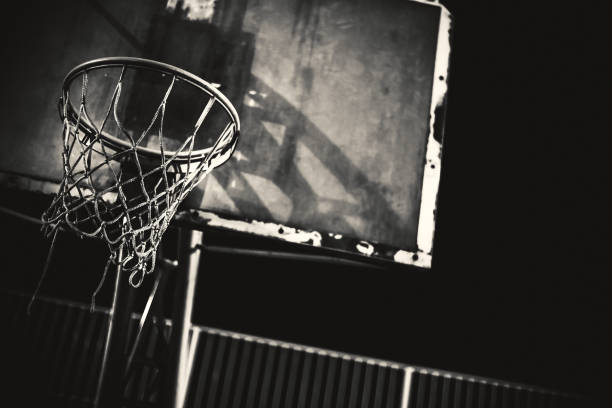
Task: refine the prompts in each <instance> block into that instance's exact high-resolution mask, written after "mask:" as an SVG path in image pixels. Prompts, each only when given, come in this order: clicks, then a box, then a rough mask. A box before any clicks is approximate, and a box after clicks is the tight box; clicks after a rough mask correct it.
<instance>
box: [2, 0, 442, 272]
mask: <svg viewBox="0 0 612 408" xmlns="http://www.w3.org/2000/svg"><path fill="white" fill-rule="evenodd" d="M48 3H50V4H42V5H40V6H39V7H42V8H38V9H36V10H34V9H32V8H31V7H30V6H26V5H25V4H24V5H17V7H22V8H23V9H22V10H21V11H17V12H16V14H13V15H11V18H10V20H11V21H9V22H7V23H8V24H9V28H6V29H8V30H9V33H8V35H7V38H10V39H11V41H10V43H9V44H8V46H7V47H6V48H5V49H4V51H3V52H4V53H5V55H4V58H3V61H4V63H5V64H6V66H5V68H4V71H5V72H4V87H3V91H2V93H1V94H2V111H1V115H2V121H0V169H1V170H3V171H4V173H5V174H9V173H18V174H23V175H28V176H34V177H38V178H41V177H42V178H46V179H50V180H59V179H60V177H61V174H62V167H61V157H60V155H61V127H62V126H61V122H60V120H59V117H58V107H57V103H58V97H59V95H60V87H61V84H62V80H63V77H64V75H65V74H66V73H67V72H68V71H69V70H70V69H71V68H72V67H73V66H75V65H77V64H79V63H81V62H84V61H86V60H89V59H94V58H100V57H107V56H134V57H144V58H150V59H155V60H159V61H163V62H166V63H169V64H173V65H176V66H179V67H181V68H184V69H186V70H188V71H191V72H192V73H194V74H196V75H199V76H201V77H203V78H204V79H206V80H208V81H209V82H214V83H219V84H221V91H222V92H223V93H224V94H225V95H226V96H227V97H228V98H229V99H230V100H231V101H232V103H233V104H234V105H235V106H236V108H237V110H238V112H239V114H240V117H241V121H242V126H241V127H242V136H241V139H240V141H239V144H238V148H237V150H236V152H235V154H234V156H233V158H232V159H231V160H230V161H229V162H228V163H227V164H226V165H224V166H223V167H221V168H219V169H217V170H215V171H214V172H213V173H212V174H211V175H210V176H209V177H208V178H207V179H206V181H205V182H203V183H202V184H201V185H200V187H199V190H198V191H196V192H195V194H193V195H192V197H190V199H189V203H188V205H189V207H191V208H193V209H198V210H200V211H199V213H198V214H199V218H200V220H201V222H204V223H207V224H208V225H211V226H218V227H221V228H230V229H233V230H238V231H244V232H246V233H254V234H261V235H266V236H272V237H278V238H280V239H284V240H289V241H293V242H301V243H305V244H309V245H315V246H322V247H328V248H333V249H339V250H342V251H348V252H350V253H355V254H362V255H364V256H369V257H375V258H381V259H390V260H394V261H397V262H402V263H408V264H414V265H417V266H422V267H429V266H430V264H431V254H432V241H433V232H434V219H435V201H436V195H437V188H438V182H439V174H440V155H441V140H442V127H443V114H444V106H445V95H446V81H447V70H448V57H449V52H450V45H449V30H450V16H449V13H448V12H447V11H446V10H445V9H444V8H443V7H442V6H440V5H439V4H437V3H435V2H426V1H409V0H360V1H355V0H342V1H322V0H314V1H313V0H309V1H298V0H250V1H247V0H217V1H212V0H200V1H198V0H193V1H173V0H170V1H168V0H165V1H150V0H133V1H129V2H126V1H123V0H112V1H100V0H89V1H81V0H58V1H54V2H48ZM134 98H135V99H133V100H138V99H136V92H135V93H134ZM140 100H142V95H140Z"/></svg>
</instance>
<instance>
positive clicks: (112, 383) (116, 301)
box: [94, 248, 134, 408]
mask: <svg viewBox="0 0 612 408" xmlns="http://www.w3.org/2000/svg"><path fill="white" fill-rule="evenodd" d="M122 249H123V248H120V249H119V257H118V263H117V276H116V278H115V292H114V294H113V304H112V307H111V310H110V312H109V319H108V331H107V333H106V344H105V345H104V354H103V356H102V364H101V367H100V376H99V377H98V385H97V388H96V395H95V399H94V407H96V408H107V407H108V408H111V407H112V408H116V407H119V406H121V405H120V404H121V398H122V396H123V370H124V368H125V350H126V345H127V340H128V339H127V332H128V330H127V329H128V325H129V322H130V317H131V311H132V308H133V303H134V293H133V290H132V288H131V287H130V284H129V282H128V280H127V279H124V278H125V276H124V275H125V273H124V272H123V270H122V268H121V260H122V255H123V250H122Z"/></svg>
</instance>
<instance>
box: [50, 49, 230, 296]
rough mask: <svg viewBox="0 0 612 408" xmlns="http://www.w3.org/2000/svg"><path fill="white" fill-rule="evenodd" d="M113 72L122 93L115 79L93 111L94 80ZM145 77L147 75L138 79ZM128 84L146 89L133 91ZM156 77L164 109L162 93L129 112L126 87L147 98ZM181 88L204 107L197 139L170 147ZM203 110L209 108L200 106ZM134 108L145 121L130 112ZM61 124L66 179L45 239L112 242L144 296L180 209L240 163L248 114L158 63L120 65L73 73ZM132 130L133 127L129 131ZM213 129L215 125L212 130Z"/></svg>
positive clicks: (105, 62) (103, 62) (114, 61)
mask: <svg viewBox="0 0 612 408" xmlns="http://www.w3.org/2000/svg"><path fill="white" fill-rule="evenodd" d="M111 69H115V70H118V71H119V74H118V76H117V80H116V83H113V84H110V80H109V75H108V74H106V73H105V74H104V77H103V79H104V80H105V81H106V83H109V84H107V85H106V88H100V87H98V88H96V89H95V92H94V95H93V96H92V97H91V99H94V102H93V103H92V102H90V101H89V100H90V96H91V95H89V93H90V92H91V91H90V78H89V77H90V74H91V73H94V72H96V71H98V70H101V71H104V70H111ZM145 71H146V73H147V74H146V75H145V74H142V75H141V77H139V76H138V75H137V74H139V73H141V72H145ZM134 73H136V74H134ZM128 74H132V77H133V81H131V82H136V83H138V84H139V85H138V86H137V87H135V86H134V84H133V83H130V84H127V83H126V82H128V81H127V80H126V77H127V76H128ZM151 74H152V75H157V76H158V78H156V84H157V87H158V88H160V87H161V89H162V92H159V95H158V96H160V98H159V99H157V100H155V98H154V97H151V94H155V92H149V94H146V93H145V96H144V102H142V101H143V98H141V99H140V101H141V102H142V103H132V104H131V105H130V103H128V102H126V99H127V96H126V95H125V90H126V87H129V88H130V90H131V94H130V95H131V96H132V98H134V95H136V96H138V95H139V94H143V91H142V90H143V89H145V88H146V86H148V82H147V81H145V78H149V77H148V76H147V75H149V76H150V75H151ZM79 80H80V83H79ZM160 84H161V85H160ZM179 84H180V85H181V86H185V85H187V86H188V87H190V88H192V89H195V90H196V91H197V92H199V94H200V95H201V97H202V98H201V99H200V100H199V101H197V102H196V101H191V102H189V104H188V105H189V108H191V109H192V110H193V111H194V112H196V115H195V116H194V117H193V118H192V119H193V120H194V121H193V123H192V125H189V127H188V129H189V130H188V131H187V132H186V133H185V134H181V135H177V134H176V132H175V133H174V134H173V135H171V137H169V136H168V135H166V134H165V129H164V123H165V119H166V114H167V110H168V106H170V105H171V104H172V103H175V104H176V103H178V102H181V100H180V98H179V97H175V99H176V100H172V98H173V95H174V94H175V93H177V91H176V88H177V86H179ZM75 87H77V88H80V89H78V92H77V93H78V94H79V95H78V103H73V101H72V100H71V95H72V96H74V94H75V92H74V89H75ZM100 89H103V90H105V91H106V95H104V92H101V91H100ZM109 94H110V97H109V96H108V95H109ZM73 99H75V98H73ZM136 99H137V101H138V98H136ZM177 101H178V102H177ZM182 102H185V98H183V101H182ZM198 102H201V104H200V105H201V106H200V105H198V106H195V105H196V104H197V103H198ZM147 104H148V106H152V108H153V114H152V116H151V119H149V120H146V121H145V122H142V118H140V123H139V122H138V120H135V119H134V118H135V117H136V116H139V115H140V114H141V113H142V112H141V111H142V110H143V109H142V108H141V109H140V111H138V107H141V106H143V105H147ZM134 106H136V107H137V108H136V109H135V110H136V112H135V113H134V112H130V107H132V108H133V107H134ZM92 107H93V110H95V111H96V115H93V116H95V117H92V114H91V113H90V109H92ZM219 107H220V109H219ZM181 109H182V107H181ZM132 110H134V109H132ZM213 112H214V115H213V116H214V118H211V114H212V113H213ZM60 116H61V118H62V120H63V133H62V136H63V148H62V163H63V178H62V181H61V183H60V186H59V191H58V192H57V194H56V195H55V197H54V198H53V201H52V203H51V205H50V206H49V208H48V209H47V210H46V211H45V212H44V214H43V215H42V221H43V233H44V234H45V235H46V236H51V235H52V234H53V233H54V232H55V231H56V230H57V229H58V228H59V227H62V228H64V229H69V230H72V231H74V232H75V233H76V234H77V235H79V236H81V237H91V238H98V239H101V240H103V241H105V242H106V244H107V245H108V248H109V250H110V257H109V262H112V263H114V264H121V267H122V268H123V269H124V270H125V271H127V272H128V274H129V281H130V284H131V285H133V286H135V287H138V286H140V285H141V284H142V282H143V279H144V277H145V275H147V274H149V273H151V272H152V271H153V270H154V268H155V260H156V252H157V248H158V246H159V243H160V241H161V239H162V236H163V235H164V232H165V231H166V230H167V228H168V226H169V225H170V222H171V220H172V218H173V216H174V215H175V213H176V211H177V209H178V207H179V205H180V203H181V202H182V201H183V200H184V199H185V197H186V196H187V195H188V194H189V193H190V192H191V190H192V189H193V188H194V187H195V186H196V185H197V184H198V183H199V182H200V181H202V180H203V179H204V177H205V176H206V175H207V174H208V173H209V172H210V171H211V170H213V169H214V168H215V167H218V166H220V165H221V164H223V163H224V162H226V161H227V160H228V159H229V157H230V156H231V155H232V153H233V151H234V149H235V146H236V142H237V140H238V136H239V133H240V122H239V119H238V114H237V113H236V110H235V108H234V107H233V105H232V104H231V103H230V102H229V100H228V99H227V98H226V97H225V96H224V95H223V94H222V93H221V92H219V90H218V89H216V87H215V86H213V85H211V84H210V83H208V82H206V81H204V80H203V79H201V78H199V77H197V76H195V75H193V74H191V73H189V72H187V71H184V70H181V69H180V68H176V67H173V66H171V65H167V64H163V63H160V62H156V61H150V60H144V59H137V58H124V57H113V58H104V59H99V60H94V61H89V62H86V63H84V64H81V65H79V66H77V67H76V68H74V69H73V70H72V71H70V73H69V74H68V75H67V76H66V79H65V80H64V85H63V89H62V98H61V100H60ZM126 121H131V122H133V123H132V124H131V126H126V124H125V123H126ZM208 122H211V123H212V124H209V125H208V128H207V123H208ZM134 123H136V124H139V125H141V126H140V127H138V126H135V125H134ZM204 128H207V129H206V131H203V129H204ZM202 133H204V134H203V135H202ZM199 139H201V140H199ZM202 140H203V141H204V142H205V143H206V144H207V145H208V146H209V147H205V148H198V149H196V148H195V146H196V141H198V142H200V141H202ZM170 142H172V143H170ZM120 249H122V250H121V251H120ZM119 253H121V254H122V256H121V258H120V257H119Z"/></svg>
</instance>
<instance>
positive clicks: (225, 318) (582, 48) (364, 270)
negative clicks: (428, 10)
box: [2, 0, 612, 400]
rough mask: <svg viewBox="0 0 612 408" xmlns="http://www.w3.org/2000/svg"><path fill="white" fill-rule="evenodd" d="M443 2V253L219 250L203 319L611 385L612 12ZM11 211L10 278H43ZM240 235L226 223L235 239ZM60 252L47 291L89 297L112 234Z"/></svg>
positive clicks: (40, 248) (481, 369) (33, 242)
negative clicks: (447, 47)
mask: <svg viewBox="0 0 612 408" xmlns="http://www.w3.org/2000/svg"><path fill="white" fill-rule="evenodd" d="M443 3H445V4H446V5H447V7H448V8H449V9H450V10H451V12H452V14H453V16H454V21H455V23H454V32H453V40H452V52H453V54H452V59H451V72H450V77H449V80H450V89H449V104H448V114H447V123H446V138H445V145H444V157H443V166H442V181H441V186H440V195H439V200H438V218H437V230H436V240H435V247H434V251H435V254H434V264H433V268H432V269H431V270H418V269H414V268H409V267H401V266H389V267H385V268H382V269H380V268H368V267H349V266H337V265H332V264H321V263H314V262H306V261H281V260H278V259H265V258H251V257H245V256H242V257H241V256H235V255H232V256H230V255H223V254H209V255H208V256H207V258H206V259H204V260H203V268H204V270H203V273H202V275H201V277H200V281H199V286H200V288H199V292H198V300H197V304H196V307H197V310H196V316H195V320H196V321H197V322H198V323H203V324H206V325H209V326H214V327H221V328H226V329H231V330H236V331H240V332H246V333H250V334H258V335H262V336H266V337H273V338H278V339H282V340H287V341H293V342H298V343H303V344H308V345H314V346H320V347H326V348H332V349H337V350H342V351H347V352H352V353H359V354H363V355H367V356H373V357H379V358H383V359H389V360H395V361H400V362H404V363H409V364H415V365H422V366H427V367H435V368H440V369H446V370H455V371H459V372H466V373H470V374H477V375H482V376H489V377H496V378H500V379H505V380H513V381H518V382H525V383H529V384H536V385H542V386H546V387H552V388H556V389H561V390H564V391H570V392H580V393H586V394H590V395H594V396H599V397H601V398H602V400H603V399H604V398H605V395H604V394H605V392H606V390H607V385H608V381H609V376H608V374H607V368H608V367H609V365H610V363H611V362H612V361H611V359H610V353H609V344H610V341H611V340H612V338H611V337H610V335H609V334H608V332H609V331H610V312H611V311H612V310H611V309H612V302H611V300H610V292H611V289H612V285H611V281H610V278H609V276H608V274H609V271H610V262H609V259H608V256H609V255H608V254H609V251H608V248H609V247H610V244H611V239H610V236H609V233H608V230H609V225H610V223H609V218H610V217H609V215H608V210H609V208H610V200H609V198H608V197H607V196H608V195H607V194H606V193H607V191H606V190H608V188H609V186H610V173H609V170H608V166H607V156H608V152H609V149H608V147H607V145H606V144H605V142H606V139H607V138H608V137H609V132H608V131H607V128H605V127H604V126H603V124H602V123H601V122H603V120H604V116H603V110H604V108H605V104H606V101H607V97H606V95H605V93H604V90H603V84H604V83H605V82H606V75H605V63H604V57H605V54H606V52H607V48H605V47H604V45H605V44H603V42H604V41H603V39H604V38H606V37H605V36H603V35H602V34H603V33H602V31H603V28H602V27H605V26H604V25H602V23H603V20H604V18H605V14H604V13H603V12H602V11H601V10H596V9H594V8H590V6H589V7H586V6H579V4H581V3H579V2H575V3H573V4H569V3H568V4H559V2H557V3H552V2H551V3H550V4H544V3H542V2H538V3H539V4H540V6H539V8H534V7H533V5H524V4H522V3H520V2H518V3H517V2H501V1H497V2H492V1H466V0H461V1H453V2H451V1H446V2H443ZM12 197H13V196H9V195H8V193H3V199H4V201H10V200H11V199H12ZM13 204H18V203H13ZM19 205H21V206H22V207H23V208H25V207H27V206H31V207H32V209H33V210H38V208H37V207H36V206H37V205H41V206H42V208H44V206H45V203H42V204H39V203H36V202H34V201H32V202H28V203H21V204H19ZM2 220H3V221H2V225H4V226H5V227H6V228H7V229H10V231H11V232H19V233H16V234H15V235H14V236H13V237H12V238H11V240H10V242H7V243H5V244H4V245H3V248H4V250H5V251H4V253H3V255H2V256H3V258H4V259H7V260H9V264H10V263H11V262H12V263H13V267H11V268H6V269H5V271H4V273H3V275H4V279H5V281H6V283H5V285H4V287H6V288H9V289H13V288H17V289H21V290H26V291H27V290H29V291H31V290H32V289H33V287H34V286H35V284H36V282H37V279H38V273H39V271H40V269H36V265H39V268H40V265H41V264H42V262H43V261H44V256H45V248H46V245H48V242H45V241H44V240H43V239H42V238H41V237H40V235H39V233H38V231H37V228H36V227H32V226H25V224H19V222H18V221H15V220H9V219H8V218H7V217H5V216H3V218H2ZM222 235H223V234H220V235H219V234H217V235H215V234H211V235H210V239H211V240H213V241H214V240H219V241H223V240H226V241H227V240H230V241H231V238H233V237H227V236H222ZM7 236H8V233H7V234H5V238H6V237H7ZM238 241H239V240H237V241H236V242H238ZM247 241H248V240H247ZM250 244H251V245H267V246H268V247H274V246H275V245H276V244H274V243H265V242H261V241H260V242H259V243H256V244H255V243H250ZM245 245H247V246H248V245H249V243H248V242H247V243H245ZM278 245H280V244H278ZM57 253H58V255H57V256H56V261H55V262H54V266H53V268H52V269H51V270H50V272H49V276H48V277H47V280H46V281H45V284H44V285H43V289H42V293H43V294H45V295H51V296H62V297H67V298H73V299H77V300H83V301H88V300H89V295H90V294H91V291H92V289H93V287H95V284H96V282H97V278H98V277H99V274H100V273H101V269H102V265H103V262H104V256H105V249H104V247H103V246H102V245H99V244H98V243H92V242H86V243H81V242H80V241H78V240H76V239H74V240H73V239H72V238H70V237H66V238H65V239H62V241H61V242H60V244H59V247H58V251H57ZM110 286H111V285H110V283H108V282H107V285H106V287H105V290H106V291H105V292H104V293H103V294H102V296H101V302H102V303H104V302H107V301H108V296H109V295H110V292H109V290H110Z"/></svg>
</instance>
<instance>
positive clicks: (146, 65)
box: [60, 57, 240, 167]
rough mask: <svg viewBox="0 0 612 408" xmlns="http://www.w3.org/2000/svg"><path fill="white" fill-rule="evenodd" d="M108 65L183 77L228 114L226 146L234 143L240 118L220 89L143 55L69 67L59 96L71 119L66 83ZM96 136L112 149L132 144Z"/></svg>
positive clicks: (184, 156) (184, 155)
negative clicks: (231, 128) (230, 128)
mask: <svg viewBox="0 0 612 408" xmlns="http://www.w3.org/2000/svg"><path fill="white" fill-rule="evenodd" d="M109 67H125V68H138V69H148V70H151V71H157V72H160V73H163V74H166V75H174V76H176V78H177V79H179V80H183V81H185V82H187V83H189V84H190V85H192V86H194V87H196V88H198V89H200V90H201V91H203V92H205V93H206V94H208V95H209V96H210V97H211V98H214V99H215V100H216V101H218V102H219V103H220V104H221V106H222V107H223V109H225V111H226V112H227V114H228V115H229V116H230V118H231V120H232V122H233V123H234V126H235V130H234V135H233V136H232V139H231V141H230V142H229V143H227V145H228V146H234V145H235V144H236V141H237V139H238V136H239V134H240V119H239V117H238V113H237V112H236V108H234V105H232V103H231V102H230V101H229V99H227V97H226V96H225V95H223V93H221V91H219V90H218V89H217V88H215V87H214V86H213V85H212V84H210V83H209V82H207V81H205V80H204V79H202V78H200V77H198V76H196V75H194V74H192V73H191V72H189V71H186V70H184V69H181V68H178V67H175V66H173V65H170V64H166V63H163V62H159V61H154V60H149V59H144V58H134V57H106V58H98V59H94V60H90V61H86V62H84V63H82V64H79V65H77V66H76V67H74V68H73V69H71V70H70V72H68V74H67V75H66V77H65V78H64V81H63V84H62V98H63V100H64V101H67V110H68V112H67V113H68V116H69V117H71V116H72V117H73V118H76V112H77V110H76V109H75V108H74V105H73V104H72V101H71V100H70V97H69V90H70V85H71V84H72V82H73V81H74V79H75V78H77V77H78V76H79V75H82V74H83V73H86V72H88V71H92V70H96V69H104V68H109ZM60 117H61V118H62V120H64V119H65V118H64V117H63V112H62V110H61V109H60ZM79 125H80V127H81V129H82V130H84V131H85V132H88V133H94V131H93V129H91V127H90V126H88V125H87V124H86V123H82V122H81V123H80V124H79ZM220 136H221V135H220ZM220 136H219V137H220ZM100 137H101V139H102V140H103V141H104V143H105V144H106V145H108V146H109V147H111V148H113V149H120V148H131V147H132V146H131V145H130V144H129V143H128V142H126V141H124V140H121V139H119V138H118V137H116V136H113V135H111V134H109V133H106V132H101V133H100ZM211 149H212V146H211V147H207V148H204V149H199V150H193V151H192V152H191V153H190V152H181V153H178V154H177V155H176V158H175V159H176V161H177V162H182V161H185V160H188V159H189V160H191V161H198V160H202V159H204V158H205V157H207V156H208V155H209V153H210V152H211ZM136 150H137V151H138V152H139V153H142V154H145V155H147V156H153V157H159V156H160V155H161V151H159V150H156V149H151V148H148V147H142V146H137V147H136ZM174 154H176V151H170V150H168V151H164V156H167V157H170V156H173V155H174ZM220 164H221V163H219V164H218V165H217V166H219V165H220ZM217 166H215V167H217Z"/></svg>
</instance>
